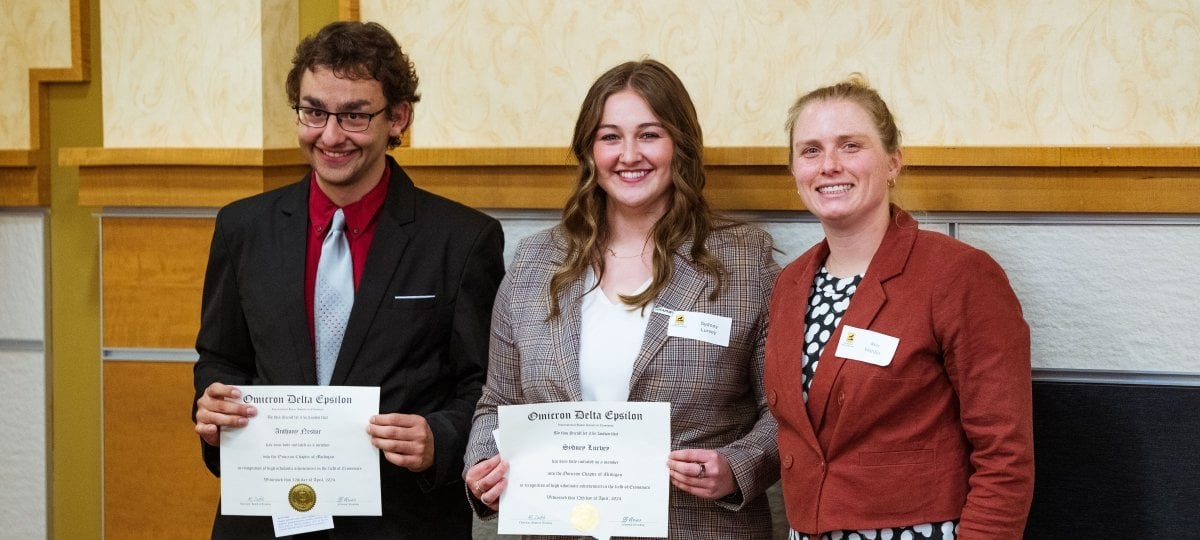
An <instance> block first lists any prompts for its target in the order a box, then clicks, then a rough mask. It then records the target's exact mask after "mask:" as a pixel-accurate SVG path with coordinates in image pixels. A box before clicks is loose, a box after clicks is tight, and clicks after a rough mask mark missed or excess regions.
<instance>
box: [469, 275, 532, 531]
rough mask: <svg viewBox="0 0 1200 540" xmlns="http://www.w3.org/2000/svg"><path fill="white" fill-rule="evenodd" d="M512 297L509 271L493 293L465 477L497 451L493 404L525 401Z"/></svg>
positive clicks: (478, 507)
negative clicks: (483, 371)
mask: <svg viewBox="0 0 1200 540" xmlns="http://www.w3.org/2000/svg"><path fill="white" fill-rule="evenodd" d="M511 299H512V273H511V272H510V273H509V275H508V276H505V278H504V280H503V281H502V282H501V284H500V290H499V291H498V292H497V293H496V305H495V306H494V307H493V308H492V324H491V340H490V346H489V350H488V374H487V383H486V384H485V385H484V386H483V394H482V396H481V397H480V398H479V402H478V405H477V406H476V407H475V415H474V418H473V419H472V421H471V434H470V439H469V440H468V442H467V448H466V455H465V456H464V457H463V469H462V475H463V476H464V477H465V476H466V474H467V469H470V468H471V466H473V465H475V464H476V463H479V462H480V461H483V460H485V459H488V458H490V457H492V456H495V455H496V454H498V453H499V450H498V449H497V448H496V441H495V439H494V438H493V437H492V431H494V430H495V429H496V424H497V419H496V407H498V406H500V405H513V404H520V403H524V402H525V398H524V395H523V392H522V390H521V368H520V365H521V362H520V360H521V356H520V352H519V351H518V350H517V347H516V344H515V343H514V342H513V339H512V326H511V311H510V306H511V304H510V302H511ZM466 496H467V499H468V501H470V503H471V507H472V508H474V509H475V513H476V514H478V515H479V516H480V517H494V516H495V512H493V511H492V510H491V509H490V508H488V507H487V506H484V505H483V504H482V503H480V502H479V500H477V499H475V497H474V495H473V494H472V493H471V492H470V488H469V487H468V489H467V494H466Z"/></svg>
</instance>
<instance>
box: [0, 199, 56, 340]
mask: <svg viewBox="0 0 1200 540" xmlns="http://www.w3.org/2000/svg"><path fill="white" fill-rule="evenodd" d="M44 222H45V216H44V214H42V213H41V212H20V213H18V212H11V213H9V212H3V213H0V276H3V279H0V306H3V307H2V308H0V340H33V341H43V340H44V339H45V316H44V310H43V305H44V304H45V279H46V278H45V271H44V270H43V269H44V268H45V259H46V257H45V250H46V248H45V243H46V239H45V233H44Z"/></svg>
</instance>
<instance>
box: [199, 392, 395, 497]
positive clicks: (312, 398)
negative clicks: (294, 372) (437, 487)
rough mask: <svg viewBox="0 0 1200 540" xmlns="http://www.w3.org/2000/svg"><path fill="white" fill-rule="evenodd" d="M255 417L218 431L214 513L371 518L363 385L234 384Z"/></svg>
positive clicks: (374, 405)
mask: <svg viewBox="0 0 1200 540" xmlns="http://www.w3.org/2000/svg"><path fill="white" fill-rule="evenodd" d="M238 388H239V389H240V390H241V391H242V397H241V399H240V400H239V401H241V402H243V403H247V404H250V405H254V406H255V407H257V408H258V415H257V416H255V417H253V418H251V419H250V421H249V422H247V423H246V426H245V427H241V428H222V429H221V512H222V513H224V514H226V515H236V516H300V515H304V516H310V515H311V516H378V515H381V514H382V508H381V506H380V495H379V450H378V449H376V448H375V447H374V446H372V445H371V436H370V435H369V434H368V433H367V423H368V422H370V420H371V416H372V415H374V414H376V413H378V412H379V388H378V387H369V386H239V387H238Z"/></svg>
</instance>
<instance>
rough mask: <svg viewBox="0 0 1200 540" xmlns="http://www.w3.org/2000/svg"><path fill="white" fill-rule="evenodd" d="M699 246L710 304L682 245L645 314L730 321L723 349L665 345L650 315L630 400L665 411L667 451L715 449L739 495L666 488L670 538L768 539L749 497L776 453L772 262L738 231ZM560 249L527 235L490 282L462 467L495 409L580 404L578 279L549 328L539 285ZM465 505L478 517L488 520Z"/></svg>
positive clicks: (763, 482)
mask: <svg viewBox="0 0 1200 540" xmlns="http://www.w3.org/2000/svg"><path fill="white" fill-rule="evenodd" d="M707 246H708V249H709V250H710V251H711V252H712V253H713V255H715V256H716V257H717V258H718V259H720V260H721V262H722V263H723V264H724V265H725V268H726V270H727V279H726V281H725V283H724V285H723V287H722V289H721V293H720V295H719V296H718V297H717V298H716V299H715V300H709V296H710V294H711V292H712V288H713V286H714V285H715V284H714V282H713V280H712V279H711V278H710V277H709V276H708V275H706V274H704V273H702V272H701V271H700V269H699V268H698V267H697V266H695V265H694V264H693V263H692V262H691V261H690V260H689V258H688V257H687V255H686V254H687V253H689V252H690V250H691V244H690V243H686V244H685V245H683V246H681V247H680V248H679V251H678V252H677V253H676V254H675V256H674V257H675V270H674V276H673V278H672V280H671V283H670V285H668V286H667V287H666V288H665V289H663V290H662V291H661V292H660V293H659V295H658V297H657V298H655V301H654V305H655V306H656V307H663V308H668V309H672V310H686V311H696V312H703V313H709V314H714V315H721V316H725V317H729V318H730V319H732V328H731V331H730V337H729V346H728V347H721V346H718V345H714V344H710V343H706V342H702V341H698V340H692V339H685V338H678V337H670V338H669V337H668V336H667V323H668V318H669V317H668V316H667V315H664V314H659V313H651V314H650V320H649V322H648V323H647V326H646V334H645V337H644V338H643V340H642V347H641V350H640V352H639V353H638V357H637V359H636V360H635V362H634V366H633V374H632V376H631V378H630V382H629V401H665V402H670V403H671V448H672V450H676V449H682V448H709V449H716V450H717V451H719V452H721V453H722V454H724V456H725V457H726V459H728V461H729V465H730V467H731V469H732V470H733V474H734V477H735V479H736V481H737V485H738V487H739V488H740V491H739V492H738V493H735V494H734V495H732V496H730V497H726V498H725V499H722V500H720V501H715V502H714V501H709V500H703V499H700V498H698V497H695V496H693V495H690V494H688V493H685V492H683V491H681V490H679V489H676V488H675V487H671V494H670V535H671V537H672V538H713V539H727V538H764V539H765V538H770V535H771V515H770V507H769V504H768V502H767V498H766V497H763V496H760V495H762V494H763V492H764V491H765V490H766V489H767V488H768V487H769V486H771V485H772V484H773V483H775V481H776V480H777V479H778V478H779V454H778V451H777V449H776V440H775V437H776V427H775V419H774V417H772V416H771V413H770V411H769V409H768V408H767V403H766V400H765V397H764V392H763V384H762V381H763V379H762V376H763V355H764V347H765V344H766V328H767V302H768V300H769V298H770V293H771V288H772V286H773V285H774V282H775V278H776V277H777V276H778V274H779V265H778V264H776V263H775V259H774V257H773V255H772V251H773V248H772V241H771V237H770V235H768V234H767V233H766V232H763V231H762V230H760V229H758V228H755V227H752V226H749V225H741V224H739V225H733V226H731V227H728V228H725V229H721V230H718V231H714V232H713V233H712V234H711V235H710V237H709V239H708V242H707ZM565 250H566V243H565V240H564V238H563V236H562V231H561V230H560V229H559V228H557V227H556V228H552V229H549V230H546V231H542V232H540V233H537V234H535V235H533V236H531V237H529V238H526V239H525V240H523V241H522V242H521V243H520V245H519V246H518V249H517V255H516V258H515V260H514V261H513V263H512V265H511V266H510V268H509V270H508V274H507V275H506V277H505V278H504V281H503V282H502V283H501V285H500V290H499V292H498V293H497V296H496V303H495V306H494V308H493V311H492V334H491V343H490V351H489V366H488V377H487V383H486V384H485V386H484V388H483V396H482V397H481V398H480V400H479V404H478V406H477V407H476V409H475V416H474V420H473V423H472V428H471V435H470V440H469V441H468V443H467V453H466V457H465V464H466V467H467V468H469V467H470V466H471V465H473V464H475V463H478V462H479V461H481V460H484V459H487V458H488V457H491V456H494V455H495V454H496V445H495V441H494V440H493V439H492V430H493V429H495V427H496V406H498V405H516V404H526V403H542V402H558V401H579V400H581V399H582V393H581V390H580V384H579V330H580V304H581V299H582V297H583V294H584V293H585V292H586V291H584V288H583V280H582V279H579V280H576V282H575V283H572V284H571V285H570V286H569V287H567V288H566V290H565V291H564V292H563V294H562V295H561V297H560V298H559V302H560V304H559V305H560V306H561V315H560V316H559V317H558V318H557V319H554V320H549V319H548V315H549V307H550V302H549V296H548V291H549V284H550V277H551V275H553V273H554V271H555V270H557V269H558V267H559V265H560V264H561V263H562V261H563V259H564V257H565V254H566V251H565ZM664 466H665V464H664ZM464 474H465V469H464ZM467 496H468V498H469V499H470V498H471V495H470V494H469V493H468V495H467ZM471 502H472V504H473V505H474V506H475V509H476V512H478V513H479V514H480V515H481V516H485V517H486V516H487V514H489V513H490V510H488V509H487V508H486V507H483V506H482V505H480V504H478V501H476V500H474V499H471Z"/></svg>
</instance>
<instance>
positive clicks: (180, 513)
mask: <svg viewBox="0 0 1200 540" xmlns="http://www.w3.org/2000/svg"><path fill="white" fill-rule="evenodd" d="M102 364H103V369H104V532H105V537H106V538H113V539H116V538H122V539H124V538H131V539H141V538H145V539H159V538H208V536H209V533H210V531H211V529H212V520H213V515H214V512H215V511H216V508H217V501H218V500H219V499H220V495H221V484H220V480H218V479H217V478H216V477H214V476H213V475H212V473H210V472H208V469H206V468H205V467H204V461H203V460H202V459H201V457H200V446H199V445H200V442H199V438H198V437H197V436H196V432H195V430H194V429H193V424H192V422H191V420H190V419H189V411H191V406H192V364H190V363H184V362H144V361H142V362H118V361H112V360H109V361H105V362H103V363H102Z"/></svg>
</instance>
